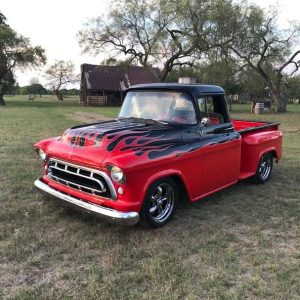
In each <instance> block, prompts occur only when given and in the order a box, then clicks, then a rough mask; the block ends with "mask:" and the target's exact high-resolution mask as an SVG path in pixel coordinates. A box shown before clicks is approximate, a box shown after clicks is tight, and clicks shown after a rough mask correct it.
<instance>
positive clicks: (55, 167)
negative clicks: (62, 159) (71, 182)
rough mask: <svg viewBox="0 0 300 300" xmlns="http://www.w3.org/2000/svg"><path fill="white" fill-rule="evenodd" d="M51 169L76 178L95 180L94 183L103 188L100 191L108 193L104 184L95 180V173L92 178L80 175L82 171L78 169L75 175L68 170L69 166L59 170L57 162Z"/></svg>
mask: <svg viewBox="0 0 300 300" xmlns="http://www.w3.org/2000/svg"><path fill="white" fill-rule="evenodd" d="M50 168H51V169H56V170H59V171H62V172H65V173H68V174H72V175H75V174H76V176H80V177H82V178H86V179H89V180H93V181H95V182H96V183H97V184H99V186H100V187H101V190H100V191H101V192H105V191H106V188H105V186H104V184H103V183H102V182H101V181H100V180H97V179H95V178H93V173H91V176H85V175H82V174H80V169H79V168H77V170H76V173H75V172H70V171H68V169H67V165H65V168H64V169H61V168H59V167H58V166H57V162H55V165H54V166H51V167H50ZM50 176H52V175H50Z"/></svg>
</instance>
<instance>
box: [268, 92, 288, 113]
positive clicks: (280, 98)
mask: <svg viewBox="0 0 300 300" xmlns="http://www.w3.org/2000/svg"><path fill="white" fill-rule="evenodd" d="M271 96H272V100H273V103H274V105H275V110H276V112H277V113H285V112H286V101H285V99H284V95H282V93H280V90H279V89H277V88H276V89H275V88H273V89H271Z"/></svg>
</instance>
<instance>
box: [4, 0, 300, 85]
mask: <svg viewBox="0 0 300 300" xmlns="http://www.w3.org/2000/svg"><path fill="white" fill-rule="evenodd" d="M109 2H110V1H109V0H98V1H97V0H85V1H76V0H75V1H68V0H51V1H47V0H46V1H45V0H43V1H41V0H26V1H22V0H1V7H0V10H1V11H2V13H3V14H4V15H5V16H6V17H7V22H8V24H9V25H10V26H11V27H12V28H13V29H14V30H16V31H17V32H18V33H20V34H22V35H24V36H25V37H28V38H30V40H31V43H32V45H34V46H36V45H40V46H42V47H43V48H44V49H45V50H46V55H47V63H48V65H50V64H52V63H53V62H54V61H55V60H71V61H72V62H73V63H74V64H75V66H76V71H77V72H79V68H80V64H82V63H92V64H93V63H95V64H97V63H99V62H100V61H101V57H99V56H98V57H93V56H88V55H82V54H81V50H80V47H79V44H78V38H77V37H76V35H77V33H78V31H79V30H80V29H81V28H82V27H83V25H84V23H85V22H86V21H87V20H88V19H89V18H93V17H96V16H101V15H103V14H105V13H106V12H107V10H108V9H109ZM252 2H255V3H257V4H258V5H261V6H262V7H264V8H268V7H269V6H270V5H276V7H277V9H278V12H279V23H280V25H281V26H287V24H288V23H287V20H299V19H300V17H299V12H300V1H299V0H278V1H273V0H264V1H259V0H254V1H252ZM41 74H42V72H40V73H38V72H37V71H28V70H27V71H24V72H19V71H18V72H17V73H16V75H17V80H18V82H19V84H20V85H21V86H22V85H27V84H28V82H29V79H30V78H31V77H40V81H41V83H43V79H42V77H41Z"/></svg>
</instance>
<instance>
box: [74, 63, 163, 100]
mask: <svg viewBox="0 0 300 300" xmlns="http://www.w3.org/2000/svg"><path fill="white" fill-rule="evenodd" d="M158 72H159V70H158V69H153V68H143V67H137V66H99V65H90V64H83V65H81V85H80V103H81V104H84V105H95V106H101V105H109V106H115V105H120V104H121V103H122V101H123V94H124V90H125V89H126V88H128V87H129V86H131V85H135V84H140V83H155V82H160V80H159V77H158Z"/></svg>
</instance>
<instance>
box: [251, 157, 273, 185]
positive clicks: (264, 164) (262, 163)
mask: <svg viewBox="0 0 300 300" xmlns="http://www.w3.org/2000/svg"><path fill="white" fill-rule="evenodd" d="M272 169H273V155H272V153H270V152H268V153H265V154H263V155H262V157H261V158H260V160H259V162H258V166H257V170H256V173H255V175H254V181H255V182H256V183H258V184H263V183H265V182H266V181H268V180H269V179H270V177H271V173H272Z"/></svg>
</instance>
